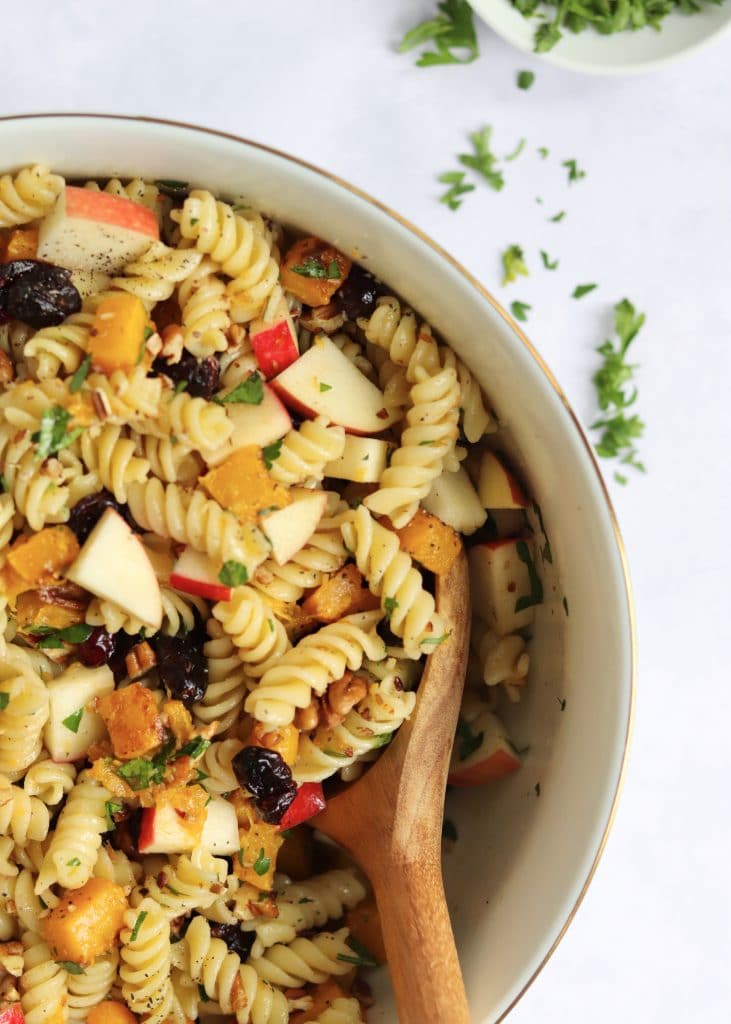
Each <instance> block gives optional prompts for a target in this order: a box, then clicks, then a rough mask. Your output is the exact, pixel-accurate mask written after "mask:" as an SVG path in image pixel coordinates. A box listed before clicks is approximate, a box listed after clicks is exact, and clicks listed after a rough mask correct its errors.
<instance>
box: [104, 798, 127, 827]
mask: <svg viewBox="0 0 731 1024" xmlns="http://www.w3.org/2000/svg"><path fill="white" fill-rule="evenodd" d="M123 810H124V804H120V803H117V801H116V800H107V801H106V803H105V804H104V815H105V817H106V819H107V831H108V832H111V831H113V829H114V828H115V827H116V824H117V823H116V821H115V820H114V818H113V815H115V814H121V813H122V811H123Z"/></svg>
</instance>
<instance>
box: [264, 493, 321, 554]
mask: <svg viewBox="0 0 731 1024" xmlns="http://www.w3.org/2000/svg"><path fill="white" fill-rule="evenodd" d="M290 494H291V495H292V498H293V499H294V500H293V501H292V504H291V505H287V506H286V507H285V508H280V509H276V510H275V511H274V512H270V513H268V514H267V515H265V516H261V519H260V526H261V529H262V531H263V533H264V535H265V536H266V538H267V540H268V541H269V543H270V544H271V546H272V557H273V559H274V561H275V562H276V563H277V565H284V564H285V563H286V562H288V561H289V560H290V558H292V556H293V555H296V554H297V552H298V551H300V550H301V549H302V548H303V547H304V546H305V544H306V543H307V541H308V540H309V539H310V537H311V536H312V534H313V533H314V532H315V530H316V529H317V524H318V523H319V522H320V520H321V519H322V516H323V513H324V512H325V508H326V506H327V495H326V493H325V492H324V491H308V490H305V489H304V488H293V489H292V490H291V491H290Z"/></svg>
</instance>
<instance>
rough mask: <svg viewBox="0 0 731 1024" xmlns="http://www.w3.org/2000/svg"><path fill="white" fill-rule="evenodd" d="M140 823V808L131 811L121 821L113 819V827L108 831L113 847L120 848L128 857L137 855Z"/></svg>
mask: <svg viewBox="0 0 731 1024" xmlns="http://www.w3.org/2000/svg"><path fill="white" fill-rule="evenodd" d="M141 825H142V808H141V807H138V808H137V809H136V810H134V811H131V812H130V813H129V815H128V816H127V817H126V818H125V819H124V820H123V821H115V825H114V828H113V829H112V831H111V832H109V833H108V837H109V842H110V843H111V845H112V847H113V849H115V850H121V851H122V853H126V854H127V856H128V857H139V855H140V851H139V842H140V827H141Z"/></svg>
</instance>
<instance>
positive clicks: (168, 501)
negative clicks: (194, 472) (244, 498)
mask: <svg viewBox="0 0 731 1024" xmlns="http://www.w3.org/2000/svg"><path fill="white" fill-rule="evenodd" d="M127 501H128V503H129V508H130V511H131V513H132V515H133V516H134V519H135V521H136V522H137V523H139V525H140V526H141V527H142V528H143V529H144V530H152V531H153V532H154V533H157V534H159V535H160V536H161V537H170V538H171V539H172V540H177V541H178V542H179V543H181V544H190V545H191V546H192V547H194V548H195V549H196V550H197V551H202V552H204V553H205V554H207V555H208V556H209V558H211V559H213V561H214V562H219V563H221V562H228V561H234V562H240V563H241V564H242V565H245V566H246V568H247V570H248V573H249V576H250V577H251V576H252V575H253V573H254V571H255V569H256V568H257V566H258V565H260V564H261V562H263V561H264V559H265V558H266V555H267V544H266V540H265V539H264V536H263V535H262V533H261V531H260V530H258V529H257V528H256V527H255V526H252V525H250V524H241V523H239V521H238V520H237V519H236V518H235V516H233V515H232V514H231V513H230V512H225V511H224V510H223V509H222V508H221V506H220V505H219V504H218V502H216V501H213V499H212V498H206V496H205V494H203V492H202V491H198V490H195V491H192V492H190V491H184V490H183V489H182V488H181V487H178V485H177V484H168V485H167V486H165V485H163V484H162V483H161V482H160V481H159V480H156V479H154V478H153V479H150V480H147V481H146V482H145V483H143V484H131V485H130V487H129V490H128V494H127Z"/></svg>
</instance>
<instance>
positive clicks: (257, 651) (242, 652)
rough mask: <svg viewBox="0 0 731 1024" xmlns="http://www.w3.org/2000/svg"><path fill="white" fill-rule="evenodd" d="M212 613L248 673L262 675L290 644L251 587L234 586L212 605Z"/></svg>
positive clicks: (277, 621) (276, 621) (272, 615)
mask: <svg viewBox="0 0 731 1024" xmlns="http://www.w3.org/2000/svg"><path fill="white" fill-rule="evenodd" d="M213 615H214V618H216V619H218V621H219V622H220V623H221V625H222V626H223V628H224V629H225V631H226V633H227V634H228V635H229V636H230V637H231V639H232V640H233V642H234V644H235V645H236V647H237V648H238V651H239V657H240V658H241V661H242V662H243V663H244V666H245V668H246V672H247V674H248V675H250V676H253V677H257V676H261V675H263V674H264V672H265V671H266V668H267V666H268V665H269V664H270V663H271V662H272V660H273V659H277V658H280V657H281V656H282V655H283V654H284V652H285V651H287V650H289V648H290V647H291V644H290V642H289V639H288V637H287V631H286V630H285V628H284V626H283V625H282V623H281V622H280V621H279V620H278V619H277V618H275V616H274V614H273V613H272V611H271V609H270V608H269V606H268V605H267V603H266V602H265V601H264V599H263V598H262V597H261V595H260V594H258V593H257V592H256V590H254V589H253V588H252V587H236V588H235V590H234V591H233V593H232V594H231V597H230V599H229V600H228V601H219V602H218V603H217V604H215V605H214V606H213Z"/></svg>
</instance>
